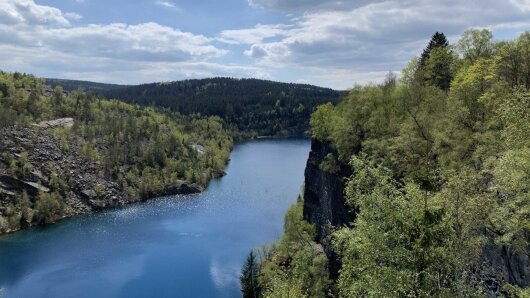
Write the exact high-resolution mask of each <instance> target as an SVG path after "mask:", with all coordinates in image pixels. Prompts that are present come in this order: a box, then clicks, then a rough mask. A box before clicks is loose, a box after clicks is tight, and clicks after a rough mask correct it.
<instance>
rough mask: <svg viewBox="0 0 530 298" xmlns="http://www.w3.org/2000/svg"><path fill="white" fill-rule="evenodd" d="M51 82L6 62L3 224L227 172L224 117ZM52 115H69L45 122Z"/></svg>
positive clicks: (12, 226)
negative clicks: (110, 97) (70, 88)
mask: <svg viewBox="0 0 530 298" xmlns="http://www.w3.org/2000/svg"><path fill="white" fill-rule="evenodd" d="M47 89H48V87H47V86H45V84H44V82H43V80H41V79H38V78H35V77H33V76H31V75H25V74H20V73H5V72H0V106H1V109H0V140H2V142H1V143H0V152H1V153H0V178H2V179H0V233H1V232H5V231H10V230H11V231H12V230H17V229H19V228H23V227H25V226H28V225H32V224H39V223H48V222H53V221H55V220H56V219H58V218H61V217H64V216H68V215H71V214H72V213H77V212H81V211H83V210H82V209H81V211H80V210H79V208H78V209H77V210H73V209H75V207H76V206H78V205H82V206H84V205H88V207H91V208H92V209H94V208H96V207H98V206H101V204H107V201H109V200H118V199H119V198H116V197H115V195H117V196H119V195H120V194H123V196H124V199H123V202H125V203H127V202H133V201H138V200H141V199H146V198H148V197H151V196H154V195H157V194H164V193H167V192H168V191H167V190H168V189H171V188H172V187H174V186H175V185H181V184H182V183H195V184H197V185H199V186H205V185H206V183H207V182H208V181H209V180H210V178H211V177H214V176H219V175H222V174H223V169H224V166H225V164H226V162H227V161H228V159H229V154H230V150H231V147H232V138H231V136H230V134H229V133H228V131H227V130H226V129H225V128H224V127H223V121H222V120H221V119H220V118H219V117H201V116H197V115H189V116H182V115H180V114H178V113H174V112H170V111H162V110H155V109H154V108H150V107H139V106H136V105H131V104H127V103H123V102H120V101H115V100H104V99H101V98H98V97H97V96H95V95H91V94H88V93H84V92H80V91H75V92H70V93H68V94H66V93H64V92H63V90H62V88H61V87H57V88H55V89H54V90H53V91H52V92H50V91H49V90H47ZM52 119H63V121H66V122H65V123H66V125H55V124H53V125H52V123H54V122H53V121H51V122H50V121H48V122H41V121H45V120H52ZM39 122H40V124H39ZM90 183H92V184H91V185H86V184H90ZM7 184H10V185H11V186H12V185H15V186H17V187H18V186H19V185H21V186H20V187H18V189H17V190H21V191H9V189H8V188H6V187H7V186H6V185H7ZM8 186H9V185H8ZM3 187H4V188H6V189H3ZM35 189H37V190H38V192H37V191H35V192H34V193H31V192H29V191H30V190H35ZM113 189H117V191H116V192H115V193H110V191H111V190H113ZM77 194H81V199H83V200H82V201H80V203H76V202H73V201H75V200H74V199H77V197H78V196H77ZM83 196H84V197H87V198H83ZM98 198H100V199H101V200H99V201H98ZM120 202H121V201H120ZM67 203H68V204H67ZM80 208H81V207H80Z"/></svg>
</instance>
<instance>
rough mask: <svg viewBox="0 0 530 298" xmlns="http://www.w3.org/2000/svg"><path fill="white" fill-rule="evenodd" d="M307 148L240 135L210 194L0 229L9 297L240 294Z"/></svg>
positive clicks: (274, 233)
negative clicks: (253, 253)
mask: <svg viewBox="0 0 530 298" xmlns="http://www.w3.org/2000/svg"><path fill="white" fill-rule="evenodd" d="M309 146H310V144H309V141H308V140H300V139H289V140H259V141H251V142H246V143H242V144H239V145H236V146H235V148H234V150H233V152H232V156H231V158H232V160H231V162H230V164H229V166H228V168H227V169H226V171H227V173H228V175H227V176H225V177H223V178H220V179H216V180H213V181H212V182H211V183H210V185H209V187H208V189H207V190H206V191H205V192H204V193H201V194H198V195H192V196H171V197H165V198H159V199H155V200H152V201H149V202H146V203H141V204H134V205H131V206H127V207H124V208H121V209H116V210H112V211H108V212H103V213H98V214H91V215H85V216H79V217H76V218H73V219H69V220H65V221H62V222H60V223H59V224H56V225H52V226H49V227H45V228H37V229H32V230H28V231H24V232H20V233H17V234H14V235H8V236H3V237H0V288H4V289H5V291H4V297H239V296H240V293H239V279H238V276H239V272H240V268H241V265H242V264H243V261H244V259H245V257H246V255H247V254H248V252H249V251H250V250H251V249H252V248H254V247H257V246H259V245H261V244H265V243H269V242H271V241H273V240H276V239H278V237H279V235H280V234H281V230H282V225H283V215H284V213H285V211H286V210H287V208H288V207H289V206H290V205H291V204H292V203H294V202H295V201H296V196H297V195H298V193H299V192H300V188H301V186H302V183H303V172H304V167H305V162H306V159H307V155H308V152H309Z"/></svg>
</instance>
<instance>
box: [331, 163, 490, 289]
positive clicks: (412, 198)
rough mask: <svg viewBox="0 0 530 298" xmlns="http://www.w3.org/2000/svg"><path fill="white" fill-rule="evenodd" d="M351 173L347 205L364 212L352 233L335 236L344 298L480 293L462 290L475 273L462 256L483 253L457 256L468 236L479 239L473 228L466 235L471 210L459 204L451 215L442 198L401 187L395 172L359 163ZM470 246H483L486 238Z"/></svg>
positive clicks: (349, 230) (414, 187)
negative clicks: (465, 221)
mask: <svg viewBox="0 0 530 298" xmlns="http://www.w3.org/2000/svg"><path fill="white" fill-rule="evenodd" d="M352 168H353V171H354V175H353V176H352V178H351V179H350V181H349V182H348V184H347V188H346V199H347V201H348V204H350V205H351V206H352V207H354V208H355V209H356V210H360V212H359V213H358V215H357V219H356V221H355V226H354V227H353V228H343V229H341V230H339V231H337V232H336V233H335V239H336V240H335V247H336V249H337V251H338V252H339V254H340V255H341V259H342V261H343V267H342V270H341V274H340V278H339V282H338V287H339V291H340V294H341V296H343V297H365V296H366V297H446V296H452V297H455V296H466V295H469V294H470V293H473V292H475V291H474V290H473V289H472V288H471V287H468V286H466V285H465V283H464V282H465V281H466V276H468V275H469V273H470V270H471V267H467V265H469V264H461V263H460V262H459V260H460V258H461V256H462V255H461V254H462V252H464V251H466V252H468V253H469V254H473V255H474V256H476V255H477V254H478V253H479V252H480V249H481V246H480V245H475V246H472V247H471V248H469V249H467V250H464V249H462V248H460V247H458V248H457V249H456V250H455V244H456V245H458V244H459V243H461V242H463V241H464V239H463V237H464V236H463V230H466V232H467V233H466V235H465V236H469V235H468V234H471V235H473V236H474V233H476V232H477V231H476V229H472V228H468V226H467V225H466V228H462V227H463V224H462V223H461V222H460V221H461V217H465V215H474V214H473V213H472V212H471V214H465V215H464V213H465V211H464V210H466V208H465V207H464V206H468V205H469V204H466V203H465V202H459V203H458V204H455V205H457V206H455V208H457V209H458V210H457V211H456V212H455V214H453V213H452V212H451V211H452V208H451V207H450V206H449V205H448V204H444V203H442V204H440V202H439V200H440V199H441V197H438V196H435V195H433V194H431V193H428V192H425V191H422V190H421V189H419V187H418V186H417V185H414V184H406V185H403V186H402V185H400V184H399V183H398V182H397V181H395V180H393V178H392V173H391V171H389V170H387V169H384V168H381V167H374V166H373V165H372V164H371V163H369V162H367V161H366V160H365V159H363V158H358V157H354V158H353V160H352ZM445 195H448V196H447V197H450V198H454V196H453V195H454V194H445ZM442 196H443V198H446V196H444V195H442ZM459 208H460V209H459ZM459 212H461V213H462V214H460V213H459ZM466 218H467V217H466ZM467 220H469V218H467ZM475 220H477V218H475ZM459 227H460V229H458V228H459ZM470 229H471V230H472V231H473V232H469V230H470ZM465 240H466V242H471V241H478V242H479V244H480V237H479V238H478V239H476V240H472V239H469V238H466V239H465Z"/></svg>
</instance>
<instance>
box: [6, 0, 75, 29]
mask: <svg viewBox="0 0 530 298" xmlns="http://www.w3.org/2000/svg"><path fill="white" fill-rule="evenodd" d="M0 23H3V24H8V25H16V24H27V25H60V26H64V25H69V24H70V22H68V20H67V18H66V17H65V15H64V14H63V13H62V12H61V11H60V10H59V9H57V8H54V7H50V6H45V5H38V4H36V3H35V2H34V1H33V0H17V1H14V0H3V1H0Z"/></svg>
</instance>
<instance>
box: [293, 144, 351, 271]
mask: <svg viewBox="0 0 530 298" xmlns="http://www.w3.org/2000/svg"><path fill="white" fill-rule="evenodd" d="M328 153H333V154H336V151H335V149H334V148H332V147H331V146H330V145H329V144H326V143H322V142H320V141H318V140H314V139H313V140H312V142H311V152H310V153H309V159H308V160H307V165H306V169H305V189H304V218H305V219H306V220H307V221H309V222H310V223H312V224H314V225H315V227H316V231H317V239H316V240H317V242H319V243H321V244H322V246H323V247H324V251H325V252H326V255H327V256H328V258H329V260H330V273H331V276H332V277H337V275H338V270H339V269H340V262H339V260H338V258H337V256H336V255H335V253H334V252H333V250H332V248H331V239H330V235H331V233H332V231H333V228H334V227H340V226H344V225H346V224H348V223H350V222H352V221H353V219H354V212H352V211H351V210H350V209H349V208H348V207H346V204H345V201H344V187H345V183H346V177H349V176H350V175H351V170H350V168H349V167H348V166H346V165H341V170H340V171H339V172H338V173H336V174H332V173H328V172H325V171H323V170H321V169H320V163H321V162H322V160H323V159H324V157H325V156H326V155H327V154H328Z"/></svg>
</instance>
